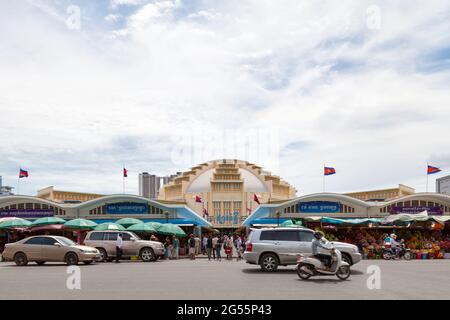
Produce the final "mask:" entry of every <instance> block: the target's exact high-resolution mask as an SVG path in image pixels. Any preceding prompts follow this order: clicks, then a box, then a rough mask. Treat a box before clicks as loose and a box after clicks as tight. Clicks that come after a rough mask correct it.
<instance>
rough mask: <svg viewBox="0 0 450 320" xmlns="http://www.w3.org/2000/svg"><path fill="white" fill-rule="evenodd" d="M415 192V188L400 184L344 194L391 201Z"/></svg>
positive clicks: (364, 198)
mask: <svg viewBox="0 0 450 320" xmlns="http://www.w3.org/2000/svg"><path fill="white" fill-rule="evenodd" d="M414 193H415V189H414V188H411V187H408V186H405V185H403V184H399V185H398V188H390V189H379V190H370V191H359V192H351V193H345V194H344V195H346V196H349V197H352V198H355V199H359V200H362V201H371V200H372V201H389V200H393V199H397V198H401V197H404V196H409V195H412V194H414Z"/></svg>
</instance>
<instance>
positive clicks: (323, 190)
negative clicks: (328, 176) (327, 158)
mask: <svg viewBox="0 0 450 320" xmlns="http://www.w3.org/2000/svg"><path fill="white" fill-rule="evenodd" d="M322 174H323V186H322V188H323V191H322V192H325V163H324V164H323V172H322Z"/></svg>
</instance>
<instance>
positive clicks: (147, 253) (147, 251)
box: [139, 248, 157, 262]
mask: <svg viewBox="0 0 450 320" xmlns="http://www.w3.org/2000/svg"><path fill="white" fill-rule="evenodd" d="M139 258H140V259H141V260H142V261H144V262H149V261H156V259H157V258H156V255H155V252H153V249H152V248H142V250H141V252H139Z"/></svg>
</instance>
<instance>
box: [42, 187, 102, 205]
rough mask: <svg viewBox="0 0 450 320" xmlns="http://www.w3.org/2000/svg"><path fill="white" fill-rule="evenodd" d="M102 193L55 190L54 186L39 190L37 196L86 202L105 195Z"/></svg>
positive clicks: (60, 200)
mask: <svg viewBox="0 0 450 320" xmlns="http://www.w3.org/2000/svg"><path fill="white" fill-rule="evenodd" d="M103 196H104V195H102V194H95V193H85V192H72V191H61V190H55V188H54V187H53V186H50V187H47V188H44V189H41V190H38V192H37V197H38V198H40V199H45V200H49V201H53V202H59V203H64V202H85V201H89V200H94V199H97V198H100V197H103Z"/></svg>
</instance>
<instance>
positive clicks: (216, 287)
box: [0, 259, 450, 300]
mask: <svg viewBox="0 0 450 320" xmlns="http://www.w3.org/2000/svg"><path fill="white" fill-rule="evenodd" d="M370 265H376V266H378V267H379V268H380V269H379V270H380V272H381V278H380V279H381V288H380V289H372V290H369V289H368V287H367V280H368V277H369V276H370V275H369V274H367V268H368V267H369V266H370ZM352 270H353V271H352V275H351V277H350V278H349V279H348V280H347V281H340V280H338V279H337V278H336V277H328V276H327V277H316V278H311V279H310V280H308V281H302V280H300V279H299V278H298V276H297V274H296V272H295V270H294V268H293V267H282V268H280V269H279V271H278V272H276V273H264V272H261V271H260V270H259V268H258V266H254V265H248V264H246V263H244V262H242V261H240V262H236V261H221V262H217V261H207V260H205V259H197V260H195V261H190V260H185V259H183V260H178V261H157V262H154V263H143V262H131V261H128V262H122V263H120V264H115V263H98V264H94V265H90V266H85V265H80V273H81V278H80V279H81V289H79V290H78V289H73V290H69V289H67V285H66V282H67V279H68V277H69V276H70V275H69V274H67V273H66V272H67V266H65V265H63V264H46V265H44V266H37V265H36V264H34V263H30V264H29V265H28V266H27V267H16V266H15V265H14V264H12V263H9V262H0V299H244V300H245V299H448V298H449V297H450V260H429V261H421V260H412V261H373V260H365V261H362V262H360V263H358V264H357V265H355V266H353V267H352ZM72 283H73V282H72Z"/></svg>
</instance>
